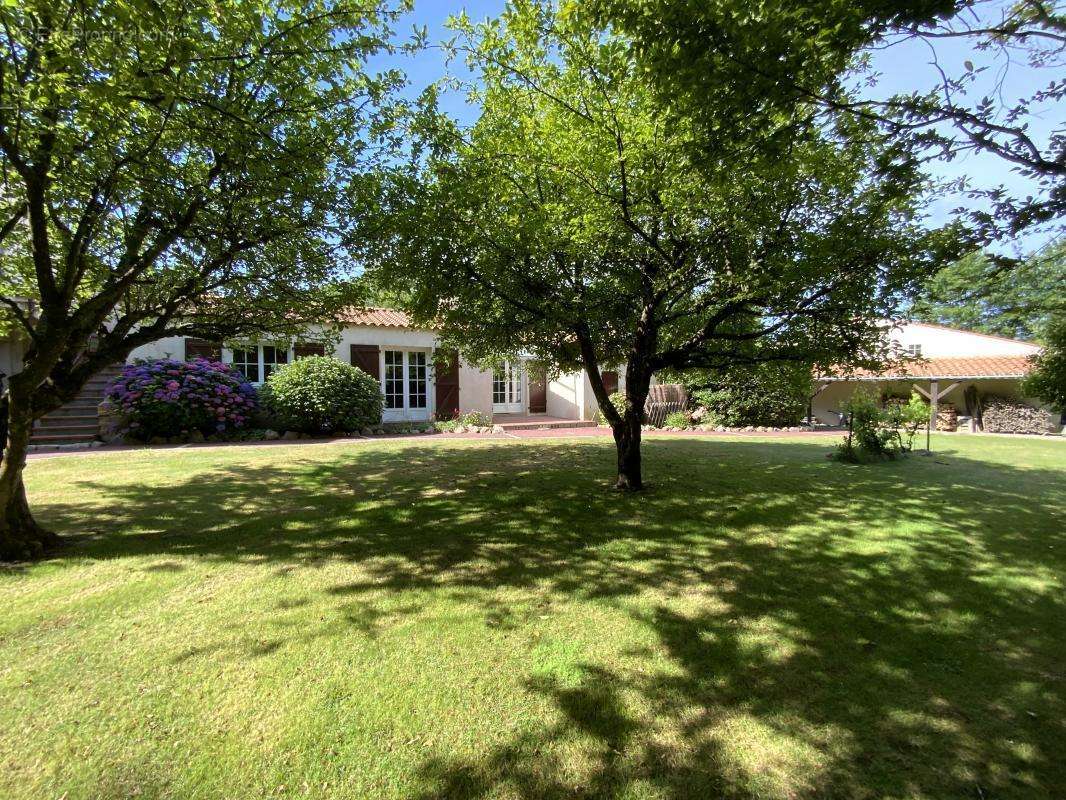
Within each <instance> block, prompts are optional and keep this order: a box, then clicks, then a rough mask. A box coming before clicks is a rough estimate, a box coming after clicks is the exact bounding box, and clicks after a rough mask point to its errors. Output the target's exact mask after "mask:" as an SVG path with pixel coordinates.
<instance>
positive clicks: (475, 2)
mask: <svg viewBox="0 0 1066 800" xmlns="http://www.w3.org/2000/svg"><path fill="white" fill-rule="evenodd" d="M504 5H505V2H504V0H466V2H462V1H461V0H455V1H454V2H450V1H449V0H415V8H414V11H413V12H411V13H410V14H408V15H406V18H405V20H404V21H403V23H401V25H400V26H399V28H398V31H397V33H398V34H400V36H401V37H402V36H405V35H407V34H408V33H409V32H410V31H411V29H412V27H413V26H419V27H421V26H425V27H426V28H427V29H428V33H429V42H430V43H431V45H432V44H436V43H437V42H440V41H441V40H443V39H445V38H447V37H448V35H449V34H448V31H447V29H446V28H445V22H446V20H447V19H448V17H449V16H450V15H451V14H454V13H458V12H459V11H460V10H462V9H466V11H467V13H468V14H469V16H470V17H471V18H472V19H475V20H477V19H482V18H485V17H491V16H496V15H497V14H499V13H500V12H501V11H502V10H503V7H504ZM937 59H938V60H939V62H940V64H941V65H942V66H943V67H944V68H945V69H946V71H947V72H948V74H958V73H961V72H962V70H963V63H964V62H965V61H966V60H970V61H972V62H973V63H974V64H975V65H977V66H978V67H980V66H981V65H982V64H991V65H993V66H994V67H996V68H998V67H1000V66H1002V62H1001V61H999V62H993V61H991V60H990V56H989V55H988V54H986V53H976V52H974V51H973V50H972V46H971V44H970V43H968V42H967V41H966V40H963V39H957V40H941V41H940V42H938V43H937ZM930 62H931V53H930V51H929V49H928V47H927V46H926V45H925V44H923V43H921V42H908V43H904V44H901V45H897V46H894V47H892V48H890V49H887V50H884V51H882V52H880V53H878V54H877V55H876V56H875V58H874V63H873V67H874V70H875V72H878V73H880V76H881V77H880V79H879V82H878V85H877V86H876V87H875V88H874V89H873V90H872V91H871V92H870V94H871V95H875V96H887V95H891V94H895V93H897V92H904V91H914V90H927V89H930V88H932V87H933V86H935V85H936V80H937V74H936V72H935V70H934V68H933V66H932V65H931V63H930ZM390 65H397V66H399V67H400V68H401V69H403V70H404V71H405V72H406V73H407V75H408V78H409V80H410V83H411V90H412V91H413V92H418V91H420V90H421V89H423V88H425V87H426V86H428V85H429V84H430V83H432V82H433V81H435V80H437V79H438V78H440V77H441V76H443V75H444V74H445V71H446V65H445V60H444V54H443V53H442V52H441V50H440V49H439V48H436V47H432V46H431V47H428V48H426V49H425V50H422V51H420V52H418V53H417V54H415V55H408V56H403V57H402V58H400V63H399V64H396V63H395V61H393V60H391V59H390ZM375 66H380V64H375ZM456 68H460V69H461V65H453V69H456ZM1050 72H1051V70H1034V69H1032V68H1030V67H1029V66H1028V65H1027V64H1025V63H1012V64H1011V65H1010V68H1009V69H1008V70H1007V72H1006V77H1005V79H1004V80H1003V82H1002V86H1001V87H999V89H998V90H999V91H1002V92H1003V93H1004V95H1005V98H1006V99H1007V101H1008V102H1009V101H1010V100H1011V99H1012V98H1016V97H1018V96H1027V95H1029V94H1031V92H1032V91H1033V89H1034V88H1035V87H1037V86H1041V85H1046V84H1047V83H1049V82H1050V81H1051V80H1052V78H1058V77H1061V76H1058V75H1052V74H1049V73H1050ZM997 77H998V73H997V72H996V69H990V70H989V71H988V73H986V74H985V75H984V76H982V80H981V81H980V83H979V84H978V86H977V87H976V90H975V91H974V92H973V93H972V94H974V95H976V94H980V93H983V92H985V91H991V90H993V88H994V87H995V84H996V78H997ZM442 105H443V107H444V109H445V110H446V111H448V112H449V113H450V114H452V115H453V116H455V117H457V118H459V119H460V120H462V121H464V122H472V121H473V120H474V119H476V117H477V109H476V108H472V107H470V106H468V105H467V104H466V103H465V102H464V100H463V98H462V97H460V96H457V95H451V96H445V97H443V98H442ZM1058 113H1059V114H1061V111H1060V112H1058ZM1056 124H1057V125H1059V126H1061V125H1062V120H1061V119H1059V118H1058V116H1057V115H1056V110H1055V109H1054V108H1046V109H1037V110H1036V113H1035V114H1033V115H1032V118H1031V129H1032V133H1033V135H1034V138H1036V140H1037V141H1043V140H1045V139H1046V137H1047V136H1048V135H1049V134H1050V132H1051V130H1052V128H1053V127H1054V126H1055V125H1056ZM929 171H930V173H931V175H932V176H933V177H934V178H947V179H954V178H957V177H960V176H964V175H969V176H970V177H971V180H972V182H973V184H974V185H976V186H980V187H993V186H997V185H1003V186H1005V187H1006V188H1007V190H1008V192H1010V193H1011V194H1015V195H1021V196H1024V195H1026V194H1030V193H1032V192H1033V191H1034V187H1033V186H1032V184H1031V183H1030V182H1028V181H1027V180H1026V179H1024V178H1022V177H1021V176H1019V175H1017V174H1016V173H1015V172H1014V171H1013V170H1012V169H1011V168H1010V165H1009V164H1008V163H1007V162H1005V161H1003V160H1002V159H1000V158H997V157H995V156H992V155H986V154H969V155H966V156H964V157H960V158H957V159H955V160H954V161H951V162H943V161H936V162H933V163H932V164H931V165H930V168H929ZM968 202H969V201H967V200H966V199H965V198H961V197H959V196H957V195H953V196H944V197H940V198H937V199H936V200H935V201H934V204H933V207H932V221H933V222H934V223H940V222H943V221H945V220H947V219H949V218H950V216H951V212H952V210H953V209H955V208H957V207H958V206H959V205H962V204H966V203H968ZM1048 238H1049V237H1048V235H1047V234H1043V233H1037V234H1031V235H1029V236H1026V237H1025V238H1024V239H1023V240H1021V241H1017V242H1011V243H1005V244H1004V246H1003V249H1004V250H1006V251H1008V252H1013V253H1021V252H1025V251H1028V250H1032V249H1035V248H1036V247H1039V246H1040V245H1042V244H1043V243H1044V242H1045V241H1047V239H1048Z"/></svg>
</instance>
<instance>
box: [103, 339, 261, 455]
mask: <svg viewBox="0 0 1066 800" xmlns="http://www.w3.org/2000/svg"><path fill="white" fill-rule="evenodd" d="M106 397H107V399H108V400H110V401H111V402H112V403H113V404H114V406H115V408H116V410H117V411H118V413H119V414H120V415H121V416H122V417H123V420H124V425H125V428H126V432H127V433H128V434H129V435H130V436H131V437H133V438H135V439H141V440H148V439H151V438H153V437H157V436H159V437H171V436H180V435H183V434H188V433H191V432H192V431H198V432H200V433H202V434H204V435H205V436H209V435H214V434H225V433H229V432H231V431H234V430H237V429H239V428H243V427H245V426H246V425H247V424H248V422H249V420H250V419H251V417H252V414H253V413H254V412H255V410H256V392H255V388H254V387H252V385H251V384H249V383H248V382H247V381H246V380H245V379H244V376H243V375H241V374H240V373H239V372H236V371H234V370H233V369H231V368H230V367H229V365H227V364H223V363H222V362H220V361H208V360H206V359H202V358H198V359H194V360H193V361H176V360H174V359H169V358H163V359H147V360H146V359H140V360H138V361H135V362H134V363H132V364H127V365H125V366H124V367H123V369H122V374H121V375H120V376H119V377H118V378H116V379H115V380H114V381H113V382H112V383H111V385H110V386H108V388H107V393H106Z"/></svg>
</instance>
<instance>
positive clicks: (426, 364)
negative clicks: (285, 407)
mask: <svg viewBox="0 0 1066 800" xmlns="http://www.w3.org/2000/svg"><path fill="white" fill-rule="evenodd" d="M339 322H340V323H341V324H342V327H341V330H340V338H339V340H337V341H336V343H335V344H334V345H330V346H329V347H330V348H331V349H329V351H328V355H331V356H334V357H335V358H338V359H340V360H342V361H345V362H347V363H350V364H353V365H354V366H356V367H358V368H359V369H362V370H364V371H365V372H367V373H369V374H370V375H373V376H374V378H376V379H377V380H378V381H379V383H380V384H381V392H382V394H383V395H384V398H385V411H384V416H383V420H382V421H383V422H386V423H399V422H426V421H429V420H433V419H442V418H444V419H446V418H449V417H451V416H452V415H454V414H455V413H456V412H457V411H462V412H468V411H478V412H480V413H482V414H483V415H485V417H487V418H491V419H493V420H494V421H496V422H501V423H508V422H514V423H520V422H526V423H528V424H545V423H547V422H551V421H558V420H564V421H580V420H591V419H593V417H594V416H595V414H596V411H597V409H598V404H597V402H596V398H595V396H594V395H593V393H592V385H591V383H590V382H589V379H588V376H587V374H586V373H585V372H575V373H570V374H566V375H560V376H549V375H548V374H547V373H546V372H545V371H544V370H543V369H542V368H541V369H537V368H535V367H534V366H533V365H531V364H529V363H527V362H526V361H525V360H517V361H513V362H507V363H504V364H502V365H500V366H499V367H497V368H496V369H495V370H483V369H480V368H478V367H475V366H473V365H471V364H469V363H468V362H466V361H465V360H464V359H462V358H460V357H458V356H457V354H455V353H448V352H444V351H442V350H441V349H440V347H439V346H438V337H437V335H436V333H434V331H432V330H429V329H428V328H422V327H417V326H416V325H414V324H413V323H412V322H411V320H410V318H409V317H408V316H407V315H406V314H405V313H403V312H401V311H395V310H392V309H386V308H353V309H348V310H346V311H345V312H344V313H343V316H342V317H341V318H340V320H339ZM326 350H327V348H326V346H324V345H322V344H321V343H311V342H299V341H294V342H277V341H250V342H246V343H230V342H227V343H226V344H225V345H220V344H217V343H210V342H206V341H203V340H199V339H181V338H169V339H161V340H159V341H157V342H153V343H152V344H150V345H145V346H143V347H139V348H137V349H136V350H134V351H133V352H132V353H131V354H130V359H131V360H133V359H137V358H163V357H169V358H180V359H190V358H194V357H196V356H203V357H207V358H214V359H219V358H220V359H221V360H222V361H224V362H226V363H229V364H232V365H233V367H234V368H235V369H237V370H239V371H240V372H242V373H243V374H244V375H245V377H246V378H247V379H248V381H249V382H251V383H252V384H256V385H258V384H261V383H262V382H263V381H265V380H266V379H267V377H268V376H269V375H270V372H271V371H272V370H273V369H275V368H277V366H279V365H281V364H287V363H289V362H290V361H292V360H294V359H297V358H300V357H302V356H305V355H312V354H314V355H323V354H327V352H326ZM603 378H604V382H605V383H606V384H607V389H608V391H609V392H612V391H616V390H617V389H618V388H619V385H620V382H622V380H621V378H620V377H619V374H618V372H615V371H610V372H604V373H603ZM623 383H624V382H623Z"/></svg>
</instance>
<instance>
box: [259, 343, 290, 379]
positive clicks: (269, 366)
mask: <svg viewBox="0 0 1066 800" xmlns="http://www.w3.org/2000/svg"><path fill="white" fill-rule="evenodd" d="M262 351H263V380H264V381H265V380H266V379H267V378H269V377H270V373H271V372H273V371H274V369H275V368H276V367H278V366H279V365H281V364H288V363H289V348H287V347H275V346H274V345H270V344H266V345H263V347H262Z"/></svg>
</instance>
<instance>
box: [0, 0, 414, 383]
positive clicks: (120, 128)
mask: <svg viewBox="0 0 1066 800" xmlns="http://www.w3.org/2000/svg"><path fill="white" fill-rule="evenodd" d="M394 13H395V12H392V11H387V10H383V9H382V8H381V7H380V3H379V2H378V0H314V1H313V2H311V3H302V2H301V3H296V2H291V1H290V0H282V2H272V3H268V4H263V3H259V2H246V0H223V1H222V2H216V1H215V0H212V2H204V1H201V0H188V2H182V3H180V4H174V3H169V4H168V3H164V4H158V3H153V2H146V1H145V0H134V1H133V2H112V1H111V0H97V2H92V3H89V4H85V3H75V2H68V1H66V0H27V2H23V3H18V4H16V5H5V6H4V7H3V8H2V9H0V16H2V18H3V23H4V32H5V33H4V36H3V37H0V50H2V51H3V53H2V58H0V152H2V155H3V158H2V160H0V170H2V172H3V182H4V186H5V189H4V191H3V193H2V196H0V222H3V231H2V233H3V241H2V246H3V256H2V261H0V268H2V271H0V303H2V304H3V306H4V309H5V312H6V315H7V324H8V325H15V326H17V327H18V328H19V330H20V332H21V333H22V335H23V336H25V337H26V338H27V339H28V340H29V342H30V344H31V353H30V361H32V362H33V363H34V364H36V365H38V366H39V367H40V368H41V369H42V370H44V372H41V373H40V375H38V376H37V380H40V379H41V378H43V376H44V374H46V373H47V371H48V370H50V369H52V367H53V366H54V365H56V364H61V365H63V366H64V370H65V371H66V372H68V373H69V372H70V367H71V366H72V365H73V364H74V363H75V362H76V361H79V359H80V354H81V353H82V351H83V350H84V348H85V344H86V341H87V338H88V337H89V336H95V337H97V342H96V346H97V347H98V348H99V350H100V351H101V353H103V354H104V355H106V356H107V357H108V358H110V359H112V360H120V359H121V358H123V357H124V354H125V352H128V350H129V349H130V348H131V347H135V346H137V345H138V344H140V343H143V342H145V341H151V340H152V339H156V338H159V337H161V336H164V335H173V334H182V333H195V334H197V335H204V336H211V337H212V338H222V337H227V336H232V335H238V334H241V333H244V332H252V331H257V330H261V329H263V328H274V329H280V330H294V329H295V328H296V327H297V326H298V325H299V324H300V323H301V322H303V321H305V320H307V319H314V318H316V317H317V318H321V317H322V315H324V314H327V313H328V310H329V309H331V308H332V307H334V306H335V305H337V304H338V303H340V302H342V301H344V299H345V297H346V295H345V292H346V291H347V290H346V288H345V280H346V278H347V277H348V266H347V262H346V260H345V259H343V258H341V257H340V255H341V254H339V253H338V251H337V247H336V244H337V242H338V236H337V231H338V226H339V225H340V224H342V223H343V220H344V217H345V215H346V214H347V213H361V210H358V211H355V212H352V211H350V210H349V209H347V207H346V206H345V204H344V203H342V200H343V197H344V195H343V187H344V186H345V184H346V183H347V182H348V181H349V180H350V179H351V177H352V176H353V175H355V174H358V173H359V172H360V171H362V170H364V169H366V168H368V167H369V166H371V165H372V164H373V161H374V159H375V158H376V152H375V149H374V142H375V141H376V140H377V139H379V138H380V136H382V135H385V134H386V132H387V122H388V120H387V115H385V114H384V112H383V108H382V106H383V103H384V101H385V99H386V98H387V96H388V93H389V91H390V90H391V89H392V88H393V87H394V86H395V85H396V84H397V83H398V82H399V76H398V75H396V74H384V75H377V76H375V75H370V74H368V73H367V72H366V70H365V68H364V63H365V60H366V59H367V57H368V56H370V55H371V54H373V53H375V52H377V51H379V50H381V49H383V48H388V47H391V45H390V39H389V35H390V34H389V30H388V27H387V26H388V23H389V21H390V20H391V19H392V17H393V16H394ZM251 308H254V309H256V310H257V311H256V313H249V309H251ZM53 334H54V336H53ZM35 359H36V360H35ZM28 364H29V362H28Z"/></svg>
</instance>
